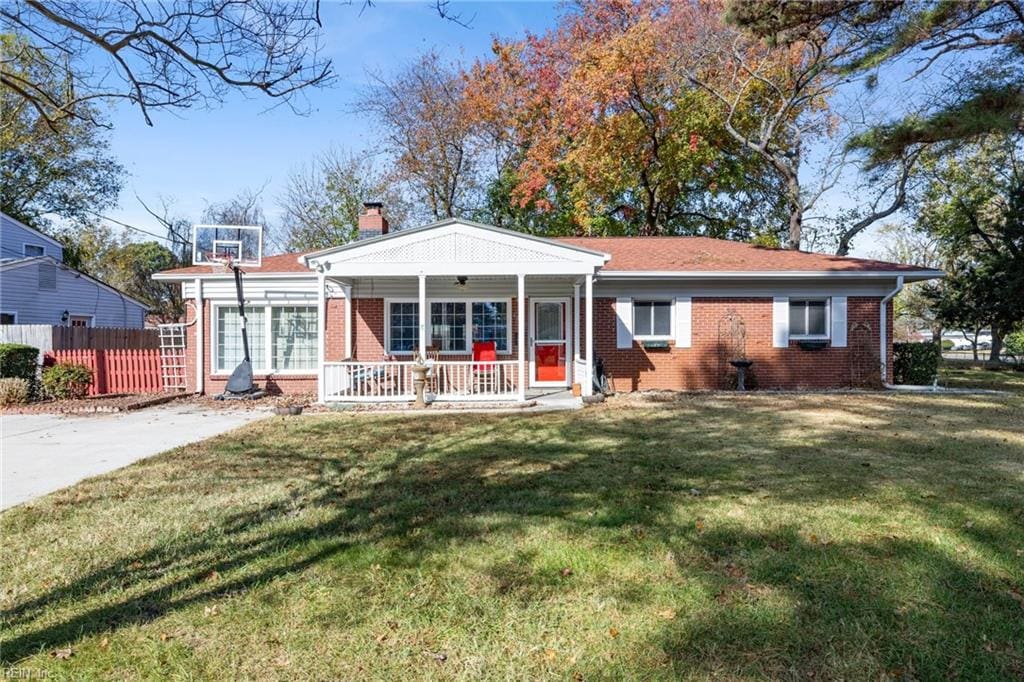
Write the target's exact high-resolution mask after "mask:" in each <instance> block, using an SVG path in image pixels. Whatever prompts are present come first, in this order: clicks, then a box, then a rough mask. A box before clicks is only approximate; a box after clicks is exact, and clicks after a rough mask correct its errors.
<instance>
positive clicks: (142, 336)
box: [53, 327, 160, 350]
mask: <svg viewBox="0 0 1024 682" xmlns="http://www.w3.org/2000/svg"><path fill="white" fill-rule="evenodd" d="M159 347H160V334H159V332H158V331H157V330H156V329H131V328H122V327H54V328H53V349H54V350H58V349H60V350H70V349H81V348H103V349H107V348H159Z"/></svg>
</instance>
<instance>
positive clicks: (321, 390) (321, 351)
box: [316, 272, 327, 403]
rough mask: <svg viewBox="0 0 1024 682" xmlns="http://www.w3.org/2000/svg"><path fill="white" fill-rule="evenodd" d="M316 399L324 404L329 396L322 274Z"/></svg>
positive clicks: (321, 276)
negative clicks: (325, 365)
mask: <svg viewBox="0 0 1024 682" xmlns="http://www.w3.org/2000/svg"><path fill="white" fill-rule="evenodd" d="M316 290H317V297H316V319H317V330H316V356H317V365H316V366H317V376H316V399H317V402H320V403H322V402H324V397H325V396H326V395H327V387H326V386H325V385H324V380H325V378H326V374H327V373H326V371H325V370H324V362H325V361H326V360H327V278H326V277H325V276H324V274H323V273H322V272H321V273H319V274H318V275H317V277H316Z"/></svg>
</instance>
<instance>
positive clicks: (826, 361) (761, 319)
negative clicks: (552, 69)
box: [154, 204, 942, 401]
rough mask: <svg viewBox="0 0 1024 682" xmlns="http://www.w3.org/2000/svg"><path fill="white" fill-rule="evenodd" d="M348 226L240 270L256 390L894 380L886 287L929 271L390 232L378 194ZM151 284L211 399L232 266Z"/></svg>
mask: <svg viewBox="0 0 1024 682" xmlns="http://www.w3.org/2000/svg"><path fill="white" fill-rule="evenodd" d="M359 228H360V233H361V234H360V237H361V238H360V239H359V240H358V241H355V242H352V243H349V244H345V245H343V246H337V247H334V248H330V249H325V250H322V251H316V252H312V253H302V254H295V253H292V254H283V255H276V256H268V257H264V258H263V259H262V260H261V263H260V265H259V266H257V267H246V268H245V269H244V271H245V277H244V285H245V296H246V304H247V311H246V315H247V318H248V330H249V332H250V346H251V356H252V361H253V370H254V374H255V375H256V380H257V383H258V384H262V385H265V386H266V387H267V388H268V389H269V390H271V391H274V392H276V391H280V392H283V393H315V394H316V395H317V396H318V399H319V400H320V401H359V400H367V401H395V400H411V399H412V397H413V388H412V373H411V368H412V366H413V364H414V362H415V361H416V359H417V358H418V357H423V358H426V359H428V363H429V364H430V366H431V370H430V375H429V381H428V387H427V388H428V392H429V393H431V394H432V396H433V398H434V399H436V400H487V399H492V400H510V399H512V400H515V399H518V400H525V399H526V398H527V396H528V393H530V394H532V393H535V392H537V391H552V390H559V389H564V388H567V387H570V386H571V385H573V384H574V383H578V384H580V387H581V390H582V392H583V394H584V395H586V394H589V393H591V392H592V391H593V381H592V378H593V376H594V370H595V365H596V363H597V362H599V363H600V365H601V366H602V367H603V370H604V372H605V373H606V375H608V376H610V378H611V383H612V387H613V388H614V390H616V391H638V390H648V389H673V390H699V389H719V388H729V387H730V385H731V384H732V383H733V382H734V381H735V370H734V369H733V367H732V366H731V365H730V364H729V360H733V359H737V356H743V357H746V358H747V359H749V360H752V361H753V366H752V368H751V370H750V371H751V372H752V374H753V379H754V382H755V384H756V386H757V387H759V388H762V389H776V388H777V389H801V388H817V389H820V388H838V387H847V386H867V385H875V386H877V385H879V384H881V383H882V382H883V381H884V382H886V383H887V382H890V381H891V380H892V369H891V367H892V361H891V356H892V343H891V338H892V298H893V296H895V294H896V293H897V292H898V291H899V290H900V289H901V288H902V286H903V285H904V283H906V282H913V281H920V280H924V279H929V278H935V277H941V276H942V273H941V272H939V271H934V270H923V269H920V268H917V267H914V266H910V265H900V264H895V263H886V262H880V261H875V260H865V259H858V258H844V257H838V256H827V255H821V254H814V253H804V252H798V251H790V250H781V249H773V248H763V247H758V246H754V245H751V244H745V243H738V242H730V241H723V240H717V239H709V238H703V237H593V238H590V237H567V238H556V239H545V238H539V237H535V236H531V235H527V234H523V233H518V232H512V231H508V230H504V229H500V228H496V227H492V226H489V225H481V224H477V223H472V222H468V221H463V220H457V219H450V220H444V221H441V222H437V223H433V224H431V225H426V226H423V227H419V228H415V229H407V230H401V231H395V232H390V233H389V232H388V224H387V221H386V220H385V218H384V217H383V215H382V211H381V207H380V205H379V204H367V209H366V211H365V212H364V214H363V215H362V216H361V217H360V221H359ZM154 278H155V279H158V280H162V281H170V282H180V283H181V286H182V290H183V294H184V297H185V299H186V300H187V301H189V303H190V307H192V308H193V312H192V313H191V314H190V319H191V320H192V324H190V325H189V327H188V330H187V344H188V348H189V352H188V358H189V362H190V367H189V368H188V380H189V390H190V391H193V392H197V393H211V394H212V393H219V392H221V391H222V390H223V388H224V385H225V382H226V380H227V377H228V375H229V374H230V373H231V371H232V370H233V369H234V367H235V366H236V365H237V363H238V362H239V361H240V360H241V358H242V351H241V341H240V330H239V318H238V313H237V303H236V300H235V289H234V281H233V278H232V274H231V272H230V271H229V270H228V269H227V268H225V267H223V266H220V265H194V266H191V267H185V268H179V269H175V270H168V271H165V272H161V273H158V274H156V275H155V276H154ZM488 351H490V352H489V353H488ZM474 352H480V353H487V354H486V355H477V356H476V359H475V360H474V355H473V353H474Z"/></svg>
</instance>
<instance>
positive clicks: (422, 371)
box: [412, 357, 430, 409]
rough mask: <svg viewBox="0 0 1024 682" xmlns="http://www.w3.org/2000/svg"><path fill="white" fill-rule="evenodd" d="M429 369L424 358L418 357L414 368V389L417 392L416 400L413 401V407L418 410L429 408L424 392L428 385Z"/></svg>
mask: <svg viewBox="0 0 1024 682" xmlns="http://www.w3.org/2000/svg"><path fill="white" fill-rule="evenodd" d="M429 369H430V368H429V367H427V364H426V363H425V362H423V358H422V357H417V358H416V364H414V365H413V366H412V387H413V390H414V391H416V400H415V401H413V404H412V406H413V407H414V408H416V409H422V408H424V407H426V406H427V402H426V401H425V400H424V399H423V390H424V388H425V387H426V385H427V370H429Z"/></svg>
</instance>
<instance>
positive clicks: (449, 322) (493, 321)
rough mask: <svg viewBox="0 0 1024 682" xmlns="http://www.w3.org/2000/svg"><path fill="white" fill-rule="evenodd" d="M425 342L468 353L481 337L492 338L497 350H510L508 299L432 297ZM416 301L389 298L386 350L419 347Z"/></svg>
mask: <svg viewBox="0 0 1024 682" xmlns="http://www.w3.org/2000/svg"><path fill="white" fill-rule="evenodd" d="M429 310H430V323H429V324H428V325H427V337H428V338H427V343H428V344H429V345H431V346H434V347H436V348H437V349H439V350H440V351H441V352H442V353H469V352H470V350H471V348H472V345H473V344H474V343H476V342H480V341H493V342H494V345H495V348H496V349H497V351H498V352H499V353H509V352H510V351H511V348H510V345H509V302H508V301H431V302H430V303H429ZM418 311H419V304H418V303H415V302H412V301H389V302H388V304H387V317H386V321H387V325H388V328H387V340H388V352H389V353H415V352H416V351H417V349H418V348H419V343H420V340H419V333H420V331H419V315H418Z"/></svg>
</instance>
